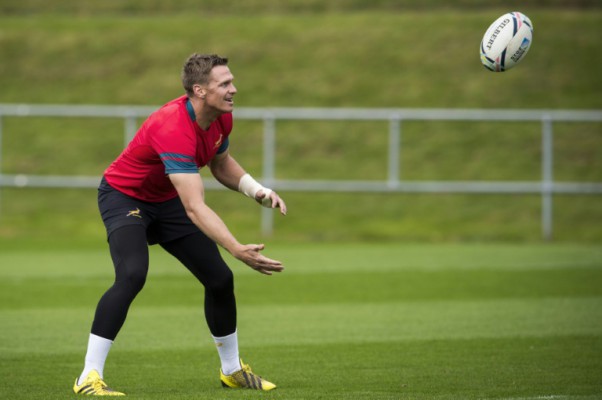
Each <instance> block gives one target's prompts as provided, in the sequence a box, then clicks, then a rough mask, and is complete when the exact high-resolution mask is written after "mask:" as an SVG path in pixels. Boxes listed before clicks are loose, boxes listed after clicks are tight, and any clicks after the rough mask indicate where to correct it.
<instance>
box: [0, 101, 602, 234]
mask: <svg viewBox="0 0 602 400" xmlns="http://www.w3.org/2000/svg"><path fill="white" fill-rule="evenodd" d="M156 109H157V107H145V106H95V105H77V106H76V105H14V104H0V168H1V166H2V117H3V116H13V117H31V116H38V117H107V118H122V119H123V121H124V143H125V144H127V143H128V142H129V141H130V140H131V138H132V137H133V136H134V134H135V133H136V130H137V127H138V119H139V118H145V117H147V116H148V115H149V114H150V113H151V112H153V111H155V110H156ZM235 117H236V119H243V120H259V121H263V174H262V175H263V176H262V178H261V181H262V182H263V183H264V185H266V186H268V187H272V188H274V189H276V190H284V191H317V192H390V193H442V192H445V193H499V194H514V193H532V194H540V195H541V205H542V206H541V230H542V236H543V237H544V238H545V239H549V238H551V237H552V232H553V213H552V211H553V201H552V200H553V195H554V194H559V193H571V194H602V183H600V182H595V183H591V182H590V183H585V182H555V181H554V175H553V156H554V154H553V123H554V122H560V121H562V122H600V121H602V111H600V110H590V111H574V110H476V109H474V110H462V109H346V108H341V109H324V108H238V109H237V110H236V111H235ZM278 120H338V121H345V120H356V121H388V122H389V139H388V140H389V145H388V163H387V179H386V180H383V181H357V180H344V181H336V180H335V181H333V180H312V181H309V180H280V179H276V178H275V176H276V174H275V151H276V150H275V149H276V121H278ZM404 121H531V122H533V121H535V122H540V123H541V147H542V159H541V179H540V180H539V181H532V182H523V181H521V182H516V181H515V182H512V181H510V182H507V181H445V182H442V181H411V182H410V181H403V180H401V179H400V176H399V170H400V168H399V167H400V159H401V149H402V142H401V138H402V124H403V122H404ZM99 179H100V178H99V177H86V176H40V175H23V174H3V173H2V171H1V170H0V188H1V187H26V186H28V187H65V188H73V187H81V188H86V187H96V186H97V184H98V181H99ZM206 187H207V188H208V189H220V188H222V187H221V186H220V185H219V184H218V183H217V182H216V181H212V180H209V181H208V182H206ZM272 218H273V213H272V212H270V210H267V209H262V218H261V229H262V232H263V233H264V234H266V235H269V234H271V233H272V227H273V219H272Z"/></svg>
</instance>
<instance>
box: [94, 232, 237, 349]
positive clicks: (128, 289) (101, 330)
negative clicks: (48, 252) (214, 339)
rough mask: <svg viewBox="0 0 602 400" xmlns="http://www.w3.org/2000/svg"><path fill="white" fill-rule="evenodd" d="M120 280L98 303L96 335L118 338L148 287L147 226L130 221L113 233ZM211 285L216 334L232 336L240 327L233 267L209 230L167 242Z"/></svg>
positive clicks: (210, 321)
mask: <svg viewBox="0 0 602 400" xmlns="http://www.w3.org/2000/svg"><path fill="white" fill-rule="evenodd" d="M109 247H110V250H111V258H112V259H113V264H114V266H115V282H114V283H113V286H111V287H110V288H109V290H107V291H106V292H105V294H104V295H103V296H102V297H101V299H100V301H99V302H98V306H97V307H96V314H95V315H94V322H93V323H92V333H93V334H95V335H97V336H100V337H103V338H106V339H110V340H115V337H117V333H118V332H119V330H120V329H121V327H122V326H123V323H124V322H125V318H126V316H127V312H128V309H129V307H130V304H131V303H132V301H133V300H134V298H135V297H136V295H137V294H138V293H139V292H140V290H142V287H143V286H144V282H145V281H146V274H147V272H148V262H149V259H148V246H147V243H146V230H145V228H144V227H143V226H141V225H126V226H124V227H122V228H119V229H117V230H116V231H114V232H113V233H112V234H111V235H110V237H109ZM161 247H163V248H164V249H165V250H167V251H168V252H169V253H170V254H172V255H173V256H174V257H176V258H177V259H178V260H180V262H181V263H182V264H184V266H186V268H188V270H190V272H192V274H193V275H194V276H195V277H196V278H197V279H198V280H199V281H200V282H201V283H202V284H203V285H204V286H205V318H206V320H207V325H208V326H209V330H210V331H211V334H212V335H213V336H226V335H229V334H231V333H234V331H235V330H236V300H235V298H234V278H233V275H232V271H231V270H230V268H229V267H228V266H227V265H226V263H225V262H224V260H223V259H222V257H221V255H220V253H219V251H218V248H217V246H216V244H215V243H214V242H213V241H212V240H211V239H209V238H208V237H207V236H205V235H204V234H203V233H201V232H199V233H195V234H192V235H188V236H185V237H182V238H180V239H176V240H173V241H171V242H168V243H162V244H161Z"/></svg>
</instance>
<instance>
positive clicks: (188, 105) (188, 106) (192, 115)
mask: <svg viewBox="0 0 602 400" xmlns="http://www.w3.org/2000/svg"><path fill="white" fill-rule="evenodd" d="M186 110H187V111H188V116H189V117H190V119H191V120H192V122H196V115H195V113H194V108H192V103H191V102H190V99H188V100H186Z"/></svg>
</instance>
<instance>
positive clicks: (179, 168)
mask: <svg viewBox="0 0 602 400" xmlns="http://www.w3.org/2000/svg"><path fill="white" fill-rule="evenodd" d="M195 119H196V118H195V115H194V110H193V109H192V105H191V104H190V101H189V100H188V97H187V96H181V97H178V98H177V99H174V100H172V101H170V102H169V103H167V104H165V105H164V106H163V107H161V108H160V109H159V110H157V111H155V112H154V113H152V114H151V115H150V116H149V117H148V119H147V120H146V121H144V123H143V124H142V126H141V127H140V129H139V130H138V132H137V133H136V136H134V139H132V141H131V142H130V143H129V145H128V146H127V147H126V148H125V150H124V151H123V152H122V153H121V155H120V156H119V157H118V158H117V159H116V160H115V161H113V163H112V164H111V165H110V166H109V167H108V168H107V169H106V171H105V173H104V175H105V179H106V180H107V183H108V184H109V185H111V186H112V187H113V188H115V189H117V190H119V191H120V192H122V193H124V194H126V195H128V196H131V197H134V198H136V199H139V200H142V201H148V202H151V203H158V202H162V201H167V200H171V199H173V198H174V197H176V196H177V195H178V193H177V191H176V189H175V188H174V186H173V184H172V183H171V181H170V180H169V177H168V176H167V175H169V174H175V173H194V174H196V173H198V172H199V168H201V167H203V166H205V165H207V163H209V161H211V159H213V157H215V155H216V154H218V153H221V152H223V151H225V150H226V149H227V148H228V143H229V141H228V136H229V135H230V132H231V131H232V114H231V113H227V114H223V115H221V116H220V117H219V118H218V119H217V120H215V121H214V122H213V123H212V124H211V126H209V129H207V130H203V129H201V127H200V126H199V125H198V124H197V123H196V121H195Z"/></svg>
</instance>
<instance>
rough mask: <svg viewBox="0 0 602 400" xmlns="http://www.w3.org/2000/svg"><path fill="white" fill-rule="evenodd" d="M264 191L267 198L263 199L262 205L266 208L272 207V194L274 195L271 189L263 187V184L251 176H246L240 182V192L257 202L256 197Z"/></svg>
mask: <svg viewBox="0 0 602 400" xmlns="http://www.w3.org/2000/svg"><path fill="white" fill-rule="evenodd" d="M260 190H263V193H265V196H264V197H263V199H261V205H262V206H264V207H269V208H271V207H272V200H271V199H270V194H271V193H272V190H271V189H268V188H266V187H263V186H262V185H261V183H259V182H257V181H256V180H255V179H253V177H252V176H251V175H249V174H244V175H243V176H242V178H240V181H239V182H238V191H239V192H241V193H244V194H245V195H246V196H248V197H250V198H252V199H253V200H255V196H256V195H257V192H259V191H260Z"/></svg>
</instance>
